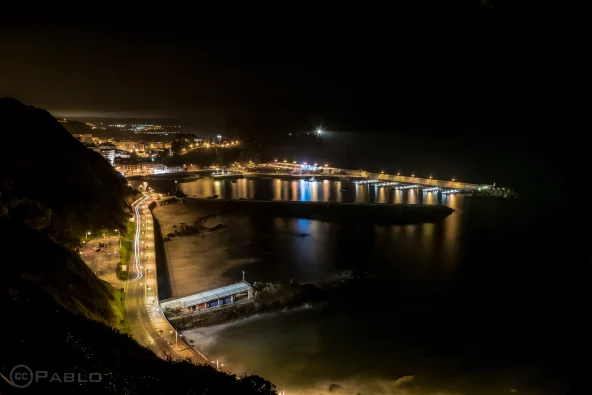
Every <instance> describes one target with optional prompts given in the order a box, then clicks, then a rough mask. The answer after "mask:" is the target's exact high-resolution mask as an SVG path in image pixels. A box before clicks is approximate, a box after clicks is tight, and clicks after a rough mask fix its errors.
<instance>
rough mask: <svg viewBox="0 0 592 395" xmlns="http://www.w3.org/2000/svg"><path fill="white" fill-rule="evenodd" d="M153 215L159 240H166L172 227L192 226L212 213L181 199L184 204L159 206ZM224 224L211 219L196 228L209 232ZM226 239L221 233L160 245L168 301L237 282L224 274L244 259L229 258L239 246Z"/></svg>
mask: <svg viewBox="0 0 592 395" xmlns="http://www.w3.org/2000/svg"><path fill="white" fill-rule="evenodd" d="M153 213H154V216H155V217H156V219H157V220H158V222H159V224H160V228H161V233H162V235H163V237H166V235H167V234H168V233H171V232H173V231H174V229H175V228H174V227H173V226H174V225H177V226H179V225H180V224H181V223H186V224H187V225H192V226H194V225H197V224H196V222H197V221H198V219H199V218H202V217H204V216H206V215H210V214H212V213H214V212H213V211H206V210H205V209H203V208H200V207H199V202H196V201H192V200H191V199H185V200H184V203H175V204H169V205H165V206H159V207H157V208H155V209H154V211H153ZM224 221H225V220H224V218H221V217H219V216H212V217H208V219H207V221H206V222H205V223H200V225H203V226H206V227H208V228H211V227H213V226H215V225H217V224H219V223H223V224H224ZM200 222H201V221H200ZM230 237H232V235H229V232H228V231H227V230H226V229H221V230H217V231H214V232H207V231H205V232H201V233H198V234H194V235H189V236H176V237H171V238H170V241H166V242H164V248H165V253H166V258H167V265H168V276H169V282H170V287H171V294H172V295H171V296H170V297H180V296H184V295H187V294H191V293H195V292H199V291H202V290H205V289H208V288H213V287H218V286H223V285H228V284H230V283H233V282H238V281H240V278H239V277H236V276H233V275H232V274H229V273H228V272H229V270H230V269H232V268H233V267H235V266H238V265H240V264H244V263H245V261H247V260H248V258H246V259H237V258H236V257H234V256H233V255H232V247H231V246H236V245H240V244H241V243H240V242H237V240H233V241H232V243H231V242H230V240H229V238H230ZM244 242H247V241H243V243H244Z"/></svg>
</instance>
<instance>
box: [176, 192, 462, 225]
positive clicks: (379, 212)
mask: <svg viewBox="0 0 592 395" xmlns="http://www.w3.org/2000/svg"><path fill="white" fill-rule="evenodd" d="M169 200H171V199H169ZM191 200H192V201H196V202H199V205H200V206H201V207H202V208H204V209H205V210H207V211H210V212H219V213H229V212H232V213H233V214H237V215H247V216H253V217H263V216H267V217H269V216H272V217H287V218H303V219H312V220H318V221H327V222H346V221H347V222H349V221H354V222H360V223H361V222H366V223H367V222H370V223H375V224H377V225H405V224H416V223H425V222H437V221H440V220H442V219H444V218H446V217H447V216H449V215H450V214H452V213H453V212H454V210H453V209H451V208H450V207H448V206H443V205H422V204H361V203H332V202H298V201H259V200H222V199H211V198H210V199H199V198H192V199H191ZM167 203H170V202H169V201H167ZM165 204H166V203H165Z"/></svg>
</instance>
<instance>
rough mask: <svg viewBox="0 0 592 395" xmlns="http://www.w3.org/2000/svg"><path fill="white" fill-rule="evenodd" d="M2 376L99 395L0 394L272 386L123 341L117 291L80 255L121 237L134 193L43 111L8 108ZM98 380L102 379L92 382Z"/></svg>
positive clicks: (1, 177)
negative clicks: (27, 371)
mask: <svg viewBox="0 0 592 395" xmlns="http://www.w3.org/2000/svg"><path fill="white" fill-rule="evenodd" d="M0 131H1V132H2V136H3V139H4V142H5V143H6V144H7V146H8V147H11V148H10V150H5V153H4V155H3V156H0V268H1V269H2V272H1V274H0V308H2V310H1V311H2V314H3V315H2V324H1V325H0V336H1V337H0V338H1V339H2V340H3V341H4V344H3V346H2V352H0V373H1V374H2V376H3V377H4V378H7V379H11V377H10V372H11V370H12V369H13V367H15V366H16V365H21V364H23V365H27V366H28V367H29V368H31V369H32V370H33V371H36V370H43V371H48V372H49V374H50V375H52V374H53V373H56V374H57V375H58V376H61V377H64V374H65V373H68V374H70V373H74V374H76V375H78V374H81V375H82V377H88V374H89V373H99V374H100V375H101V381H100V382H99V383H91V382H88V383H60V382H56V381H54V382H50V381H49V380H41V381H40V382H38V383H33V384H31V385H30V386H29V387H27V388H25V389H19V388H14V387H12V386H11V385H10V384H9V383H8V381H6V380H4V379H3V380H0V393H2V394H11V393H15V394H27V393H43V394H47V393H63V394H69V393H75V394H80V393H106V394H121V393H126V394H143V393H146V394H174V393H185V394H205V393H207V394H273V393H275V389H274V387H273V386H272V385H271V383H269V382H268V381H265V380H264V379H262V378H260V377H257V376H249V377H245V378H242V379H240V378H237V377H235V376H233V375H228V374H226V373H223V372H218V371H216V370H215V369H213V368H211V367H209V366H200V367H196V366H193V365H191V364H189V363H186V362H182V363H180V362H174V361H171V360H168V361H165V360H163V359H161V358H159V357H158V356H156V355H154V354H153V353H152V352H151V351H149V350H147V349H145V348H143V347H141V346H139V345H138V344H137V343H136V342H135V341H134V340H133V339H132V338H130V337H129V336H127V335H124V334H121V333H119V332H118V331H117V329H116V328H118V327H120V325H121V320H122V319H123V318H124V316H123V310H122V308H121V306H122V303H121V297H122V296H123V295H122V294H121V292H120V291H118V290H114V289H113V288H112V287H111V286H110V285H109V284H107V283H105V282H103V281H102V280H100V279H98V278H97V277H95V276H94V274H93V273H92V271H91V270H90V269H88V267H87V266H86V264H85V263H84V262H83V261H82V260H81V259H80V256H79V255H78V254H77V253H76V252H75V251H73V248H72V247H73V246H75V245H77V244H78V243H79V241H80V239H81V238H82V237H83V235H84V233H85V232H86V231H89V230H90V231H94V232H100V231H101V230H103V229H114V228H116V227H120V228H121V229H124V226H125V225H126V224H127V221H128V219H129V217H130V216H131V211H130V206H129V203H131V202H132V201H133V200H135V198H136V196H137V192H135V191H133V190H132V189H130V188H128V184H127V181H126V180H125V179H124V178H122V177H121V176H120V175H119V174H118V173H117V172H115V171H114V170H113V168H112V167H111V166H110V165H109V163H108V162H107V161H106V160H105V159H103V158H102V157H101V156H100V155H98V154H96V153H94V152H93V151H91V150H89V149H87V148H85V147H84V146H83V145H82V144H81V143H80V142H78V141H77V140H75V139H74V137H73V136H71V135H70V134H69V133H68V132H67V131H65V130H64V129H63V128H62V127H61V125H60V124H59V123H58V122H57V121H56V120H55V119H54V118H53V117H52V116H51V115H50V114H49V113H47V112H46V111H44V110H40V109H36V108H33V107H28V106H25V105H23V104H21V103H19V102H18V101H16V100H14V99H0ZM95 377H96V376H95Z"/></svg>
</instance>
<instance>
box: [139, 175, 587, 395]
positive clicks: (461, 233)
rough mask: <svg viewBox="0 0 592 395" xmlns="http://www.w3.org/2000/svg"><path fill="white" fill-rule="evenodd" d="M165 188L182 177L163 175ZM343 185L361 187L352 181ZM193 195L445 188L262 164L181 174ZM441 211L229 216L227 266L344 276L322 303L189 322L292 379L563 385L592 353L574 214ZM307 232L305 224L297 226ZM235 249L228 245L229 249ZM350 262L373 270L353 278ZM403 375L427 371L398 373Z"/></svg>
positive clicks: (235, 356) (448, 388)
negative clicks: (380, 220) (332, 218)
mask: <svg viewBox="0 0 592 395" xmlns="http://www.w3.org/2000/svg"><path fill="white" fill-rule="evenodd" d="M150 185H151V186H152V187H154V188H155V189H156V190H158V191H164V192H166V191H170V190H172V189H174V188H175V184H174V182H173V181H157V182H154V181H152V182H150ZM342 185H348V186H349V190H348V191H346V192H343V193H341V192H339V190H340V188H341V186H342ZM177 186H178V188H179V189H180V190H182V191H183V192H184V193H186V194H187V195H189V196H197V197H207V196H211V195H213V194H217V195H220V196H221V197H223V198H233V199H238V198H240V197H244V198H247V199H262V200H280V199H281V200H305V201H346V202H377V203H385V202H389V203H396V202H403V203H412V204H418V203H423V204H437V196H436V195H435V194H433V193H421V192H419V191H404V192H400V191H394V190H393V189H392V187H389V188H378V187H374V186H367V185H360V186H355V185H351V184H346V183H344V184H340V183H339V182H329V181H324V182H315V183H308V182H306V181H282V180H279V179H257V180H247V179H241V180H237V181H236V183H233V182H231V181H230V180H225V181H213V180H211V179H204V180H198V181H194V182H191V183H180V184H177ZM442 204H445V205H448V206H450V207H452V208H454V209H455V210H456V211H455V212H454V213H453V214H452V215H450V216H449V217H448V218H446V219H445V220H444V221H442V222H441V223H437V224H421V225H407V226H390V227H378V226H367V225H363V226H362V225H360V226H358V225H355V224H348V225H340V224H328V223H323V222H319V221H310V220H303V219H281V218H276V219H260V218H242V217H232V216H224V217H221V218H220V219H219V220H217V221H218V222H223V223H225V224H226V225H228V228H227V230H226V232H228V235H227V237H226V238H224V240H223V241H221V243H225V247H227V250H226V251H227V253H226V255H225V257H224V259H234V260H236V262H242V263H240V264H238V265H235V266H233V267H232V268H231V269H229V270H228V272H226V273H225V277H227V279H228V281H234V280H238V279H240V276H241V271H243V270H245V271H246V272H247V280H249V281H273V280H280V281H288V280H290V279H294V280H297V281H303V282H314V283H323V282H328V281H333V282H335V283H336V284H340V286H339V288H338V289H339V291H337V292H335V294H334V296H333V297H332V298H331V299H330V300H329V301H327V302H326V303H324V304H323V305H321V306H314V307H303V308H300V309H296V310H292V311H286V312H276V313H270V314H264V315H260V316H256V317H252V318H249V319H247V320H244V321H240V322H237V323H232V324H228V325H222V326H218V327H213V328H203V329H199V330H195V331H191V332H188V333H187V334H186V335H187V337H189V338H191V339H194V340H195V341H196V342H197V343H198V344H200V347H201V349H202V350H203V351H204V352H205V354H206V355H208V356H211V357H212V358H218V359H219V360H220V362H222V363H225V366H226V367H228V368H229V369H231V370H233V371H235V372H243V371H247V372H250V373H255V374H259V375H261V376H263V377H265V378H267V379H269V380H271V381H272V382H273V383H275V384H276V385H277V386H278V389H279V390H284V391H285V393H286V394H320V393H328V391H327V390H328V386H329V385H330V384H331V383H338V384H340V385H342V386H343V387H344V393H348V394H350V393H351V394H357V393H362V394H371V393H372V394H400V393H409V394H504V393H509V394H511V393H518V394H562V393H567V390H568V389H569V388H570V386H571V385H573V382H574V380H575V379H576V378H577V376H578V375H579V374H580V373H581V371H582V369H583V368H584V367H585V365H586V363H581V362H580V361H582V360H583V358H582V357H583V356H584V355H586V353H587V352H589V344H590V342H589V340H587V339H588V336H589V334H588V335H587V334H586V333H587V332H586V330H587V328H586V327H584V326H582V325H584V324H582V322H585V320H582V318H583V317H585V316H586V313H585V311H586V309H583V308H582V306H583V305H585V304H583V303H582V301H583V300H585V299H583V297H584V295H585V288H582V287H581V283H580V282H579V281H577V280H574V277H577V274H576V273H575V272H574V271H573V270H575V268H576V266H574V265H573V261H572V260H571V257H570V253H569V252H570V249H569V248H567V247H566V246H565V244H564V241H565V237H564V236H565V233H566V232H570V231H573V229H564V228H562V223H561V220H560V219H558V218H559V216H557V215H556V214H555V213H554V212H553V211H551V210H549V211H541V208H540V205H539V204H532V202H528V201H521V202H515V201H503V200H479V199H471V198H468V197H463V196H456V195H450V196H448V197H444V198H443V201H442ZM299 233H307V234H310V235H309V236H307V237H297V236H296V234H299ZM215 259H221V258H215ZM352 270H364V271H366V270H367V271H369V273H371V275H370V277H369V278H366V279H363V280H352V279H351V278H350V277H351V276H350V273H351V271H352ZM402 376H414V378H413V380H412V381H411V382H410V383H408V384H407V385H398V384H396V380H397V379H398V378H400V377H402Z"/></svg>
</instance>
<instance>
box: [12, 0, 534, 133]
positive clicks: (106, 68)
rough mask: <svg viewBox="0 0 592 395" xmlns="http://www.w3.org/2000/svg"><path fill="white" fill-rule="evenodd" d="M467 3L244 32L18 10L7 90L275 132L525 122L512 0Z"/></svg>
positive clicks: (34, 100) (81, 108) (53, 101)
mask: <svg viewBox="0 0 592 395" xmlns="http://www.w3.org/2000/svg"><path fill="white" fill-rule="evenodd" d="M465 4H466V5H457V6H456V8H451V9H449V10H448V11H450V16H448V15H447V16H446V19H445V18H438V22H439V23H432V22H431V21H432V20H431V19H426V20H424V21H423V22H424V23H423V24H422V25H413V24H403V23H402V21H404V20H405V14H404V13H402V14H401V15H397V16H398V18H393V19H391V20H390V22H391V24H390V25H386V24H381V23H378V22H377V23H373V21H372V20H364V21H365V22H364V23H361V20H362V19H360V21H358V22H359V23H357V24H356V23H350V24H348V25H344V26H339V25H337V24H335V25H330V24H328V26H326V27H325V28H323V26H322V25H323V23H321V24H319V25H320V26H318V27H315V28H314V29H311V26H310V25H307V24H303V25H302V28H301V30H289V29H286V31H285V32H282V31H276V30H275V29H268V30H266V29H264V28H263V27H258V28H255V26H257V23H256V22H254V23H253V25H254V26H253V27H252V28H251V29H236V30H237V33H230V32H226V33H220V32H217V33H212V32H209V33H204V32H200V31H196V30H195V29H194V28H193V26H194V25H195V24H191V23H189V22H184V21H179V20H175V21H171V20H170V19H168V18H164V17H163V18H162V19H161V20H154V19H150V20H146V19H142V18H136V19H124V18H122V19H120V20H119V21H116V20H110V19H104V18H99V17H95V18H94V19H88V18H87V17H86V16H85V18H81V17H80V15H77V14H76V13H75V12H74V13H72V14H68V13H65V14H61V17H60V13H57V15H52V16H51V18H50V17H46V16H45V15H44V14H43V13H39V14H37V15H27V17H26V18H25V17H23V16H22V13H20V14H19V13H14V14H10V13H7V14H5V15H4V16H3V17H2V20H1V22H2V23H1V24H0V47H1V48H2V50H3V60H2V62H0V75H1V76H2V77H0V78H1V79H0V95H2V96H14V97H16V98H18V99H20V100H21V101H23V102H25V103H27V104H33V105H35V106H38V107H44V108H47V109H50V110H53V111H58V112H76V113H77V112H80V113H81V114H89V115H91V114H95V115H96V114H104V115H110V116H118V114H124V115H126V116H129V115H135V116H145V117H149V118H154V117H168V118H174V119H179V121H180V122H183V123H188V124H200V123H202V124H211V125H215V126H220V127H227V128H236V129H244V130H250V129H253V130H259V131H262V132H263V133H265V132H269V133H275V131H276V130H278V129H281V130H288V129H290V128H293V130H306V129H307V128H312V127H313V126H314V124H317V123H323V124H325V125H327V126H328V127H329V128H331V129H333V130H343V131H359V132H364V131H366V130H367V131H382V130H384V131H392V130H393V129H395V128H398V127H439V128H442V127H444V128H445V127H461V126H467V127H479V128H483V127H502V128H506V127H510V128H520V127H524V124H523V119H522V117H521V115H520V104H519V98H520V97H521V96H522V95H523V93H524V92H525V91H526V88H525V87H524V81H521V78H520V76H519V69H520V68H521V67H523V66H522V65H521V64H520V61H519V58H518V57H519V56H520V53H521V51H522V50H521V48H520V40H519V39H518V37H517V36H515V35H514V34H513V31H512V30H511V29H509V25H508V21H509V20H510V19H511V18H512V17H513V16H514V15H513V13H514V10H511V9H501V10H499V11H498V10H496V9H494V8H492V3H491V2H487V1H471V2H465ZM436 11H437V10H435V12H436ZM377 12H378V11H377ZM436 16H437V15H436ZM155 21H156V22H155ZM312 25H313V26H314V23H313V24H312ZM380 26H381V28H376V27H380ZM372 27H375V28H376V29H371V28H372ZM252 31H254V32H255V33H251V32H252Z"/></svg>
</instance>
